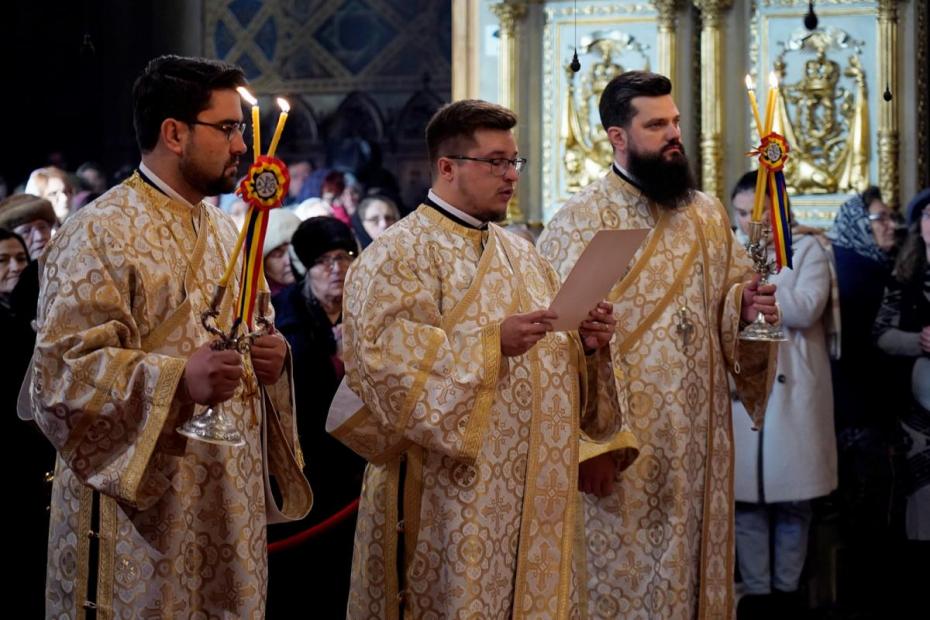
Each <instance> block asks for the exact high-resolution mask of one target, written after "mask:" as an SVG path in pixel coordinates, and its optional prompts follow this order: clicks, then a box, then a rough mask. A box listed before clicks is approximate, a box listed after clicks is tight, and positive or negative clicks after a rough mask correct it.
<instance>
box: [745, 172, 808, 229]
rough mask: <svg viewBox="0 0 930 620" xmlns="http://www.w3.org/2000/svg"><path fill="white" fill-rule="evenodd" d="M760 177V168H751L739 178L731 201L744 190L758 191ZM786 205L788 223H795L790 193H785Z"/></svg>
mask: <svg viewBox="0 0 930 620" xmlns="http://www.w3.org/2000/svg"><path fill="white" fill-rule="evenodd" d="M758 178H759V171H758V170H750V171H749V172H747V173H746V174H744V175H743V176H741V177H740V178H739V181H737V182H736V185H734V186H733V191H732V192H731V193H730V202H731V203H732V202H733V199H734V198H736V196H737V194H742V193H743V192H752V193H753V194H755V193H756V181H757V180H758ZM785 201H786V205H785V206H786V207H787V210H788V223H789V224H790V225H794V223H795V222H794V211H793V210H792V209H791V198H790V197H789V196H788V194H787V193H786V194H785Z"/></svg>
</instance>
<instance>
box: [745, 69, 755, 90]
mask: <svg viewBox="0 0 930 620" xmlns="http://www.w3.org/2000/svg"><path fill="white" fill-rule="evenodd" d="M753 89H754V86H753V84H752V77H750V75H749V74H748V73H747V74H746V90H753Z"/></svg>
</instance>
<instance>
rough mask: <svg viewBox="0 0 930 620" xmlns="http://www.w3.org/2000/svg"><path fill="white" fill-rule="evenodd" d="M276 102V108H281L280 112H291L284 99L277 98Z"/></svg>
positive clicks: (289, 105)
mask: <svg viewBox="0 0 930 620" xmlns="http://www.w3.org/2000/svg"><path fill="white" fill-rule="evenodd" d="M277 102H278V107H279V108H281V111H282V112H285V113H287V112H290V111H291V104H289V103H288V102H287V99H285V98H284V97H278V98H277Z"/></svg>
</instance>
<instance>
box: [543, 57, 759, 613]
mask: <svg viewBox="0 0 930 620" xmlns="http://www.w3.org/2000/svg"><path fill="white" fill-rule="evenodd" d="M671 92H672V84H671V82H670V81H669V79H668V78H666V77H665V76H662V75H658V74H655V73H649V72H645V71H630V72H626V73H622V74H620V75H619V76H617V77H615V78H613V79H612V80H611V81H610V82H609V83H608V84H607V86H606V87H605V89H604V92H603V94H602V95H601V99H600V116H601V123H602V124H603V126H604V131H605V133H606V135H607V138H608V139H609V140H610V143H611V145H612V146H613V152H614V162H613V166H612V169H611V170H609V171H608V172H607V173H606V174H605V175H604V176H603V177H602V178H601V179H599V180H597V181H595V182H594V183H592V184H590V185H588V186H587V187H586V188H584V189H582V190H581V191H580V192H579V193H577V194H575V195H574V196H573V197H572V198H571V199H570V200H569V201H568V202H567V203H566V204H565V206H563V207H562V208H561V209H560V210H559V211H558V212H557V213H556V214H555V216H554V217H553V218H552V220H551V221H550V222H549V225H548V226H547V227H546V230H545V231H543V234H542V236H541V237H540V238H539V243H538V246H539V248H540V251H541V252H542V254H543V255H544V256H545V257H546V258H548V259H549V260H550V261H552V264H553V265H555V267H556V269H557V270H558V271H559V273H560V274H561V276H562V277H563V278H564V277H567V276H568V274H569V272H570V271H571V269H572V267H573V266H574V264H575V262H576V261H577V260H578V257H579V256H580V255H581V253H582V251H583V250H584V248H585V245H586V243H587V242H588V241H589V240H590V239H591V238H592V237H593V236H594V234H595V233H596V232H597V231H598V230H600V229H630V228H646V229H649V230H650V233H649V236H648V237H647V238H646V240H645V241H644V242H643V245H642V246H641V247H640V249H639V250H638V251H637V253H636V255H635V257H634V259H633V262H632V264H631V267H630V272H629V274H627V276H626V277H625V278H624V280H623V281H622V282H621V283H620V284H619V285H618V286H617V287H615V288H614V290H613V291H611V294H610V297H609V299H608V301H611V302H612V303H613V304H614V305H613V312H614V316H615V317H617V323H616V325H617V333H616V335H615V337H614V339H613V340H612V341H611V344H610V346H609V347H605V348H604V349H601V350H600V351H598V352H597V354H595V355H594V356H592V357H589V358H588V366H589V368H590V372H591V375H592V376H594V377H596V381H595V382H594V388H595V390H596V393H597V396H596V399H597V407H596V409H597V415H598V417H599V418H600V428H601V429H602V431H603V433H604V436H603V439H604V441H603V442H602V443H600V444H598V445H595V446H591V447H590V449H589V450H586V451H585V452H584V454H585V456H586V457H590V458H586V459H585V460H584V462H582V463H581V466H580V467H581V471H580V474H579V478H580V481H581V484H580V486H581V490H582V491H584V492H585V493H584V496H583V498H584V506H585V510H586V515H585V516H586V519H585V525H586V528H587V529H586V537H587V540H588V550H587V577H588V581H587V589H588V602H589V607H588V614H589V616H590V617H595V618H624V617H628V618H697V617H700V618H705V617H707V618H728V617H732V616H733V604H734V592H733V571H734V559H733V556H734V549H733V487H732V480H733V478H732V475H733V473H732V471H731V468H730V467H731V466H730V463H731V460H732V458H733V445H732V440H731V422H732V421H731V418H730V389H729V386H728V384H727V377H728V375H730V376H732V377H733V378H734V381H735V387H736V390H737V392H738V393H739V395H740V398H741V400H742V402H743V404H744V405H745V406H746V410H747V411H748V413H749V415H750V416H751V417H752V419H753V420H754V421H755V423H756V426H758V425H759V423H760V422H761V417H762V415H763V414H764V411H765V403H766V398H767V396H768V392H769V387H770V386H771V381H772V379H774V376H773V375H774V370H775V368H774V364H773V363H769V360H770V359H771V357H770V355H771V354H773V353H774V350H773V347H772V346H771V345H769V344H767V343H758V342H746V341H740V340H738V338H737V334H738V333H739V330H740V328H741V327H742V325H744V324H745V323H747V322H750V321H753V320H754V319H755V318H756V316H757V314H758V313H759V312H761V313H762V314H763V315H764V317H765V320H766V321H768V322H774V321H775V320H776V316H777V309H776V307H775V298H774V292H775V287H774V286H773V285H765V286H760V285H758V279H759V278H758V275H755V276H753V277H751V274H752V269H751V267H752V264H751V262H750V260H749V257H748V256H747V254H746V251H745V249H744V248H743V247H741V246H740V245H739V243H737V242H736V240H735V239H734V237H733V233H732V231H731V230H730V218H729V217H728V215H727V212H726V210H725V209H724V208H723V206H722V205H721V204H720V202H719V201H718V200H717V199H716V198H713V197H711V196H707V195H706V194H703V193H701V192H699V191H697V190H696V189H695V182H694V178H693V176H692V173H691V169H690V166H689V163H688V159H687V157H686V155H685V148H684V145H683V144H682V142H681V135H682V131H681V127H680V126H679V121H680V115H679V113H678V107H677V106H676V105H675V101H674V99H673V98H672V95H671ZM772 357H773V355H772ZM637 448H638V453H637V450H636V449H637ZM637 454H638V456H637Z"/></svg>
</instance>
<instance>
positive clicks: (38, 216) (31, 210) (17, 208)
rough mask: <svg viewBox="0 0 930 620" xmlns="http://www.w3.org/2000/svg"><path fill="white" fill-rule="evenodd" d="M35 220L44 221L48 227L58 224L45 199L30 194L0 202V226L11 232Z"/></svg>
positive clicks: (11, 197)
mask: <svg viewBox="0 0 930 620" xmlns="http://www.w3.org/2000/svg"><path fill="white" fill-rule="evenodd" d="M35 220H45V221H46V222H48V224H49V226H55V225H56V224H57V223H58V218H56V217H55V209H53V208H52V203H50V202H49V201H48V200H46V199H45V198H39V197H38V196H33V195H32V194H14V195H13V196H10V197H9V198H7V199H6V200H3V201H2V202H0V226H2V227H4V228H9V229H10V230H13V229H14V228H16V227H17V226H20V225H21V224H28V223H29V222H32V221H35Z"/></svg>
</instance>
